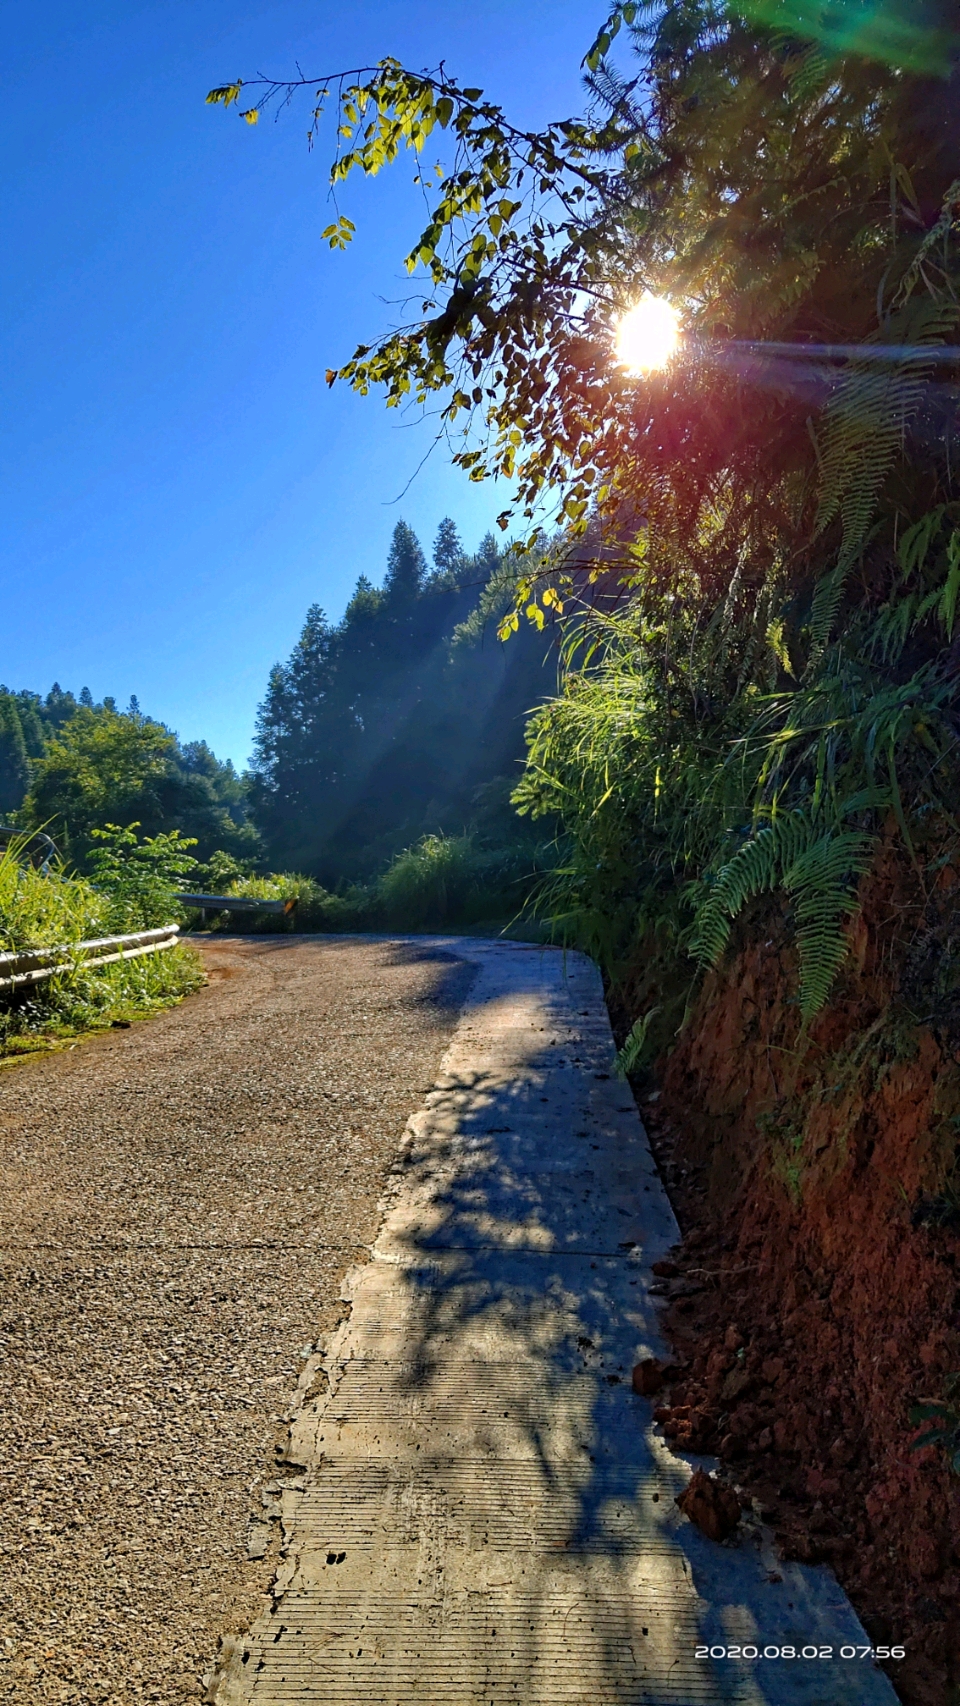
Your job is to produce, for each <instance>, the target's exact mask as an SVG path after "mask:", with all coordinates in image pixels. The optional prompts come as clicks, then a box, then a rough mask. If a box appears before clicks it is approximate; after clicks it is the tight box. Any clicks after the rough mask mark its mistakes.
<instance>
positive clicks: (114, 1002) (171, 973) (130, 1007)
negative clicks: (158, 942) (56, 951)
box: [0, 842, 203, 1059]
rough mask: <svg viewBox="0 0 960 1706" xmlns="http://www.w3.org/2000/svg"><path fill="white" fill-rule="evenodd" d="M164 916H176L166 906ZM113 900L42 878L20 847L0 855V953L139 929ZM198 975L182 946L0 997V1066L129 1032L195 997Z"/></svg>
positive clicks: (74, 880) (61, 875)
mask: <svg viewBox="0 0 960 1706" xmlns="http://www.w3.org/2000/svg"><path fill="white" fill-rule="evenodd" d="M167 916H168V917H169V918H170V919H173V918H175V917H176V916H177V908H176V906H175V905H174V904H173V902H172V900H171V902H170V905H169V909H168V911H167ZM143 927H144V921H143V919H142V918H141V917H139V916H137V915H136V913H135V910H134V911H130V909H129V908H127V909H126V911H125V909H124V906H123V905H122V904H120V903H119V901H118V896H117V895H116V894H114V893H111V892H110V891H109V890H108V889H106V888H104V887H100V886H97V887H95V886H94V885H93V884H92V883H90V882H88V881H87V879H86V878H84V877H78V876H73V875H71V874H69V873H68V872H66V871H63V870H56V869H54V870H51V871H50V872H48V873H47V874H46V875H43V874H41V872H39V871H36V870H34V869H33V867H32V866H31V865H30V863H29V862H28V861H27V860H26V857H25V842H14V843H12V844H11V845H10V846H9V847H8V848H7V849H6V850H5V851H4V852H3V853H2V854H0V952H12V951H16V950H18V949H24V948H49V947H57V946H59V945H60V944H61V943H74V942H82V941H87V940H90V939H91V938H96V937H98V936H104V935H108V934H123V933H125V932H128V931H133V930H137V929H142V928H143ZM202 983H203V971H202V968H201V965H200V961H199V959H198V957H197V955H196V953H195V951H194V950H193V949H192V948H190V947H189V946H188V945H187V944H185V943H181V944H178V945H177V947H175V948H168V949H165V950H164V951H163V952H162V953H157V954H144V955H141V956H140V957H138V958H137V959H134V960H118V961H116V962H114V963H113V964H112V965H106V966H95V967H90V968H88V969H84V968H82V967H81V968H79V969H77V970H76V971H70V972H63V973H60V974H58V975H57V976H56V977H50V978H45V979H44V980H43V981H42V982H41V983H37V984H32V985H28V986H25V987H22V988H20V989H18V990H13V991H0V1059H2V1058H4V1057H6V1058H9V1057H11V1056H18V1055H24V1054H32V1053H36V1052H37V1051H42V1050H45V1049H51V1048H57V1047H60V1046H62V1045H63V1043H64V1042H65V1041H67V1040H68V1039H70V1038H72V1037H77V1036H79V1035H81V1034H83V1033H84V1032H87V1031H103V1030H109V1029H110V1028H111V1027H112V1026H115V1025H128V1024H132V1023H133V1022H134V1021H135V1020H137V1019H142V1018H146V1017H148V1016H149V1015H150V1014H152V1013H156V1012H159V1011H160V1010H161V1009H163V1008H165V1007H170V1006H173V1005H174V1004H175V1003H176V1002H178V1001H180V1000H182V999H183V997H184V996H185V995H188V994H189V993H190V992H191V990H194V989H198V988H199V987H200V985H201V984H202Z"/></svg>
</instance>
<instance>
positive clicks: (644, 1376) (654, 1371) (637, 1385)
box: [633, 1357, 663, 1398]
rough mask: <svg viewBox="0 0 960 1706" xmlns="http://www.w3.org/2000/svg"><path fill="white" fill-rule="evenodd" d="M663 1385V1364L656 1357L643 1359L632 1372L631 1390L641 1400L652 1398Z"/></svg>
mask: <svg viewBox="0 0 960 1706" xmlns="http://www.w3.org/2000/svg"><path fill="white" fill-rule="evenodd" d="M662 1385H663V1364H662V1363H660V1362H658V1361H657V1359H656V1357H645V1358H644V1360H643V1362H638V1363H637V1366H636V1368H635V1369H634V1371H633V1390H634V1392H638V1393H639V1394H640V1397H641V1398H652V1397H653V1394H654V1393H655V1392H659V1390H660V1388H661V1386H662Z"/></svg>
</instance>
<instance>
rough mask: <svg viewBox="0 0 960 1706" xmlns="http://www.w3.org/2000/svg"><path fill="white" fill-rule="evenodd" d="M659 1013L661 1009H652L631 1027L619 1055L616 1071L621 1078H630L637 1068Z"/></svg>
mask: <svg viewBox="0 0 960 1706" xmlns="http://www.w3.org/2000/svg"><path fill="white" fill-rule="evenodd" d="M659 1011H660V1008H659V1007H651V1008H649V1009H648V1011H647V1012H646V1013H644V1014H643V1016H642V1018H639V1019H637V1020H636V1022H635V1024H633V1025H631V1027H630V1031H629V1033H628V1035H627V1039H626V1041H625V1042H624V1045H623V1047H622V1049H620V1050H619V1052H618V1054H617V1059H616V1069H617V1076H618V1077H619V1078H629V1076H630V1074H631V1072H633V1071H634V1069H635V1068H636V1065H637V1062H638V1061H639V1059H640V1057H641V1055H642V1054H643V1051H644V1049H645V1047H646V1043H647V1032H648V1031H649V1029H650V1025H651V1023H652V1021H653V1020H654V1019H655V1018H656V1016H657V1014H658V1013H659Z"/></svg>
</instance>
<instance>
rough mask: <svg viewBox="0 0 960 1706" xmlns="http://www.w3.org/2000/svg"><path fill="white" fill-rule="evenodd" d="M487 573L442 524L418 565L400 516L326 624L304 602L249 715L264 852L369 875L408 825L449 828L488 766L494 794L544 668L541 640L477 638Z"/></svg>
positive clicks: (490, 574) (480, 555)
mask: <svg viewBox="0 0 960 1706" xmlns="http://www.w3.org/2000/svg"><path fill="white" fill-rule="evenodd" d="M502 569H503V564H502V558H501V555H500V553H499V551H498V549H497V547H496V544H495V542H494V540H493V539H492V538H491V537H489V536H488V537H487V538H486V539H485V540H484V541H483V542H482V544H481V546H480V549H479V550H478V552H477V553H476V554H475V555H473V556H469V555H468V554H467V553H466V552H465V551H464V548H463V546H462V544H461V542H460V539H459V536H458V534H457V530H456V527H455V526H454V523H453V522H452V521H450V520H449V519H447V520H444V521H443V522H442V523H441V526H440V529H439V532H438V535H437V540H436V544H435V547H434V552H433V567H432V569H430V570H428V569H427V565H426V560H425V557H424V554H423V551H422V549H421V547H420V544H419V541H418V540H417V538H416V535H415V534H414V533H413V532H412V530H411V529H410V527H409V526H408V525H407V524H406V523H405V522H403V521H401V522H398V524H397V527H396V528H395V530H394V535H393V539H392V541H391V545H390V552H389V556H388V559H387V569H386V575H385V578H384V582H383V585H382V587H380V588H376V587H373V586H372V585H371V584H370V582H369V581H367V580H366V579H364V578H361V580H360V581H358V583H357V587H356V591H355V592H354V595H353V598H352V599H351V600H350V603H349V604H348V606H347V609H346V612H345V614H344V616H343V619H342V621H340V622H339V623H336V624H334V623H331V622H330V621H329V620H328V619H327V617H326V616H325V614H324V612H323V611H322V610H321V608H320V607H319V605H314V606H313V607H312V608H311V609H310V610H309V611H308V613H307V619H306V622H305V624H304V628H303V632H302V634H301V636H300V640H299V642H298V644H297V646H296V647H295V648H294V651H293V653H292V654H291V656H290V658H289V659H288V661H287V662H286V663H285V664H278V665H277V666H276V667H275V668H274V670H273V671H272V673H271V676H270V682H269V686H268V690H267V695H266V698H265V700H264V702H263V704H262V706H261V708H260V714H259V720H258V734H257V747H256V757H255V762H254V780H253V792H252V807H253V811H254V815H255V817H256V821H257V823H258V825H259V826H260V827H261V829H262V832H263V835H264V838H265V841H266V844H267V847H268V849H269V852H270V856H271V858H272V859H273V861H274V862H275V863H278V864H281V865H285V866H287V867H295V868H299V869H303V870H308V871H311V872H314V873H315V874H316V875H318V876H320V877H321V879H322V880H323V881H325V882H336V881H340V880H343V879H345V878H355V877H358V876H361V875H369V874H370V873H371V872H372V871H373V870H375V869H376V868H377V866H378V865H379V864H380V863H382V862H383V861H384V860H385V859H386V858H387V857H389V856H390V855H391V854H392V853H394V852H396V851H398V850H399V849H400V848H402V847H404V846H405V845H406V844H407V843H408V842H410V841H412V840H414V839H416V838H417V837H418V836H420V835H423V834H425V833H428V832H431V831H438V830H447V831H450V832H453V833H459V832H460V831H462V830H463V828H464V827H465V826H466V825H467V824H469V823H470V822H471V821H473V820H474V819H476V818H477V817H478V816H480V815H482V814H483V810H484V807H483V805H482V804H481V802H480V801H479V800H478V799H477V797H476V796H477V790H478V789H479V788H481V787H482V786H484V785H486V786H487V788H488V794H487V796H486V798H487V800H488V801H489V797H490V796H489V785H490V784H491V782H493V781H494V779H495V778H496V777H497V776H501V777H504V778H505V783H504V788H503V790H502V792H503V794H504V795H505V794H506V793H508V792H509V788H510V786H511V782H512V780H515V778H516V776H517V775H518V774H519V768H518V766H519V760H520V759H521V756H522V752H523V727H524V722H525V719H526V716H527V714H528V713H529V711H530V710H531V708H532V707H533V705H534V704H535V703H536V702H537V701H538V700H539V699H541V698H543V697H544V695H545V694H546V693H547V692H548V691H549V690H550V689H551V688H552V686H553V685H554V683H555V674H552V673H551V672H550V671H549V669H545V668H544V662H545V657H546V650H547V647H546V644H545V642H544V641H543V640H540V639H537V638H536V637H535V636H533V635H526V636H525V637H524V642H523V643H522V644H521V645H520V646H518V647H516V648H514V649H513V650H512V651H509V652H505V651H504V649H503V648H502V647H500V646H498V645H497V644H496V643H495V641H494V638H493V634H492V632H487V633H486V635H485V634H484V623H483V612H484V609H485V608H487V607H489V608H491V609H492V608H494V607H496V600H497V596H498V587H499V592H500V596H501V598H502V593H503V588H502V585H501V583H500V582H499V581H498V577H499V576H501V575H502ZM508 596H509V593H508ZM485 601H486V603H485ZM491 601H492V602H491ZM471 619H472V624H471ZM468 624H471V625H470V626H469V627H468V626H467V625H468ZM502 804H503V801H502V800H501V806H502Z"/></svg>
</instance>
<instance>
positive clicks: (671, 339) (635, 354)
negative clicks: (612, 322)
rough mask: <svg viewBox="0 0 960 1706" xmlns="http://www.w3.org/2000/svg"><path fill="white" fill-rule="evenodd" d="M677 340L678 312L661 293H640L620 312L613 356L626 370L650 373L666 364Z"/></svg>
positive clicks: (677, 342)
mask: <svg viewBox="0 0 960 1706" xmlns="http://www.w3.org/2000/svg"><path fill="white" fill-rule="evenodd" d="M679 342H680V316H679V314H678V313H677V310H676V309H675V308H674V306H673V303H672V302H667V301H666V300H665V298H664V297H662V296H651V295H650V292H649V291H648V292H647V294H646V296H641V298H640V301H639V302H637V303H636V304H635V305H634V307H633V308H628V309H627V311H626V313H625V314H622V315H621V316H620V320H619V323H618V325H617V357H618V359H619V361H620V362H621V363H622V364H623V366H624V367H625V368H626V370H627V372H628V373H637V374H639V373H652V372H653V371H654V370H655V369H656V368H658V367H666V365H667V362H668V361H669V360H670V357H671V356H672V355H673V354H674V351H675V350H676V348H677V345H678V344H679Z"/></svg>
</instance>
